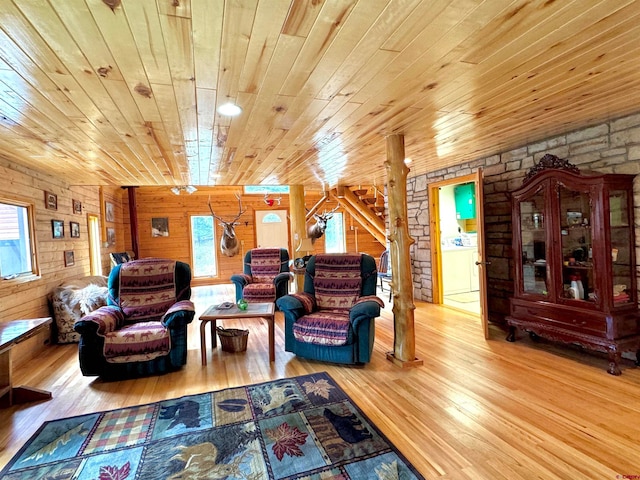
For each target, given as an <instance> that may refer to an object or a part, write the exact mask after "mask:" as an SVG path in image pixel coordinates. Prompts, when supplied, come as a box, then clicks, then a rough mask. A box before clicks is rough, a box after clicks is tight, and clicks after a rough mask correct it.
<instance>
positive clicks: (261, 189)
mask: <svg viewBox="0 0 640 480" xmlns="http://www.w3.org/2000/svg"><path fill="white" fill-rule="evenodd" d="M244 193H255V194H260V195H264V194H265V193H266V194H270V193H289V185H245V187H244Z"/></svg>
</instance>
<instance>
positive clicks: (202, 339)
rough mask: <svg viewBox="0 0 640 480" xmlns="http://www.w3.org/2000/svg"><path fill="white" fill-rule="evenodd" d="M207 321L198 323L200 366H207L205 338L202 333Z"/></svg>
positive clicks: (204, 334)
mask: <svg viewBox="0 0 640 480" xmlns="http://www.w3.org/2000/svg"><path fill="white" fill-rule="evenodd" d="M206 326H207V321H206V320H202V321H201V323H200V355H201V356H202V365H206V364H207V338H206V333H205V331H204V329H205V327H206Z"/></svg>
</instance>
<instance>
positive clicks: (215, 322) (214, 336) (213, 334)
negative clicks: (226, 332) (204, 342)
mask: <svg viewBox="0 0 640 480" xmlns="http://www.w3.org/2000/svg"><path fill="white" fill-rule="evenodd" d="M217 326H218V319H217V318H214V319H213V320H211V348H212V349H214V350H215V349H216V348H218V335H217V332H216V327H217Z"/></svg>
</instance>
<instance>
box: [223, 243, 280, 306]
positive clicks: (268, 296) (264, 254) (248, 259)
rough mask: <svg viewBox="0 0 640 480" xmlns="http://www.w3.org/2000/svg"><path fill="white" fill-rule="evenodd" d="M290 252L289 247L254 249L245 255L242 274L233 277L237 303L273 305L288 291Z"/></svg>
mask: <svg viewBox="0 0 640 480" xmlns="http://www.w3.org/2000/svg"><path fill="white" fill-rule="evenodd" d="M289 280H291V273H290V272H289V252H288V251H287V249H286V248H254V249H252V250H249V251H248V252H247V253H246V254H245V256H244V268H243V273H238V274H236V275H233V276H232V277H231V281H232V282H233V283H234V285H235V286H236V302H237V301H238V300H240V299H241V298H244V299H245V300H247V301H248V302H274V301H275V300H276V299H278V298H280V297H282V296H283V295H286V294H287V293H288V292H289Z"/></svg>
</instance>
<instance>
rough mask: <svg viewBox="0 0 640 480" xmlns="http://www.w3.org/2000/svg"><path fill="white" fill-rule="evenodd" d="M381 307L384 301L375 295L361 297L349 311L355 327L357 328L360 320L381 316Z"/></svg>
mask: <svg viewBox="0 0 640 480" xmlns="http://www.w3.org/2000/svg"><path fill="white" fill-rule="evenodd" d="M381 307H384V302H383V301H382V300H381V299H380V298H378V297H376V296H375V295H368V296H365V297H360V298H359V299H358V300H357V301H356V303H355V304H354V305H353V307H351V310H350V311H349V320H350V321H351V323H352V324H353V328H357V326H358V324H359V323H360V322H363V321H365V320H369V319H371V318H376V317H379V316H380V308H381Z"/></svg>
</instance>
